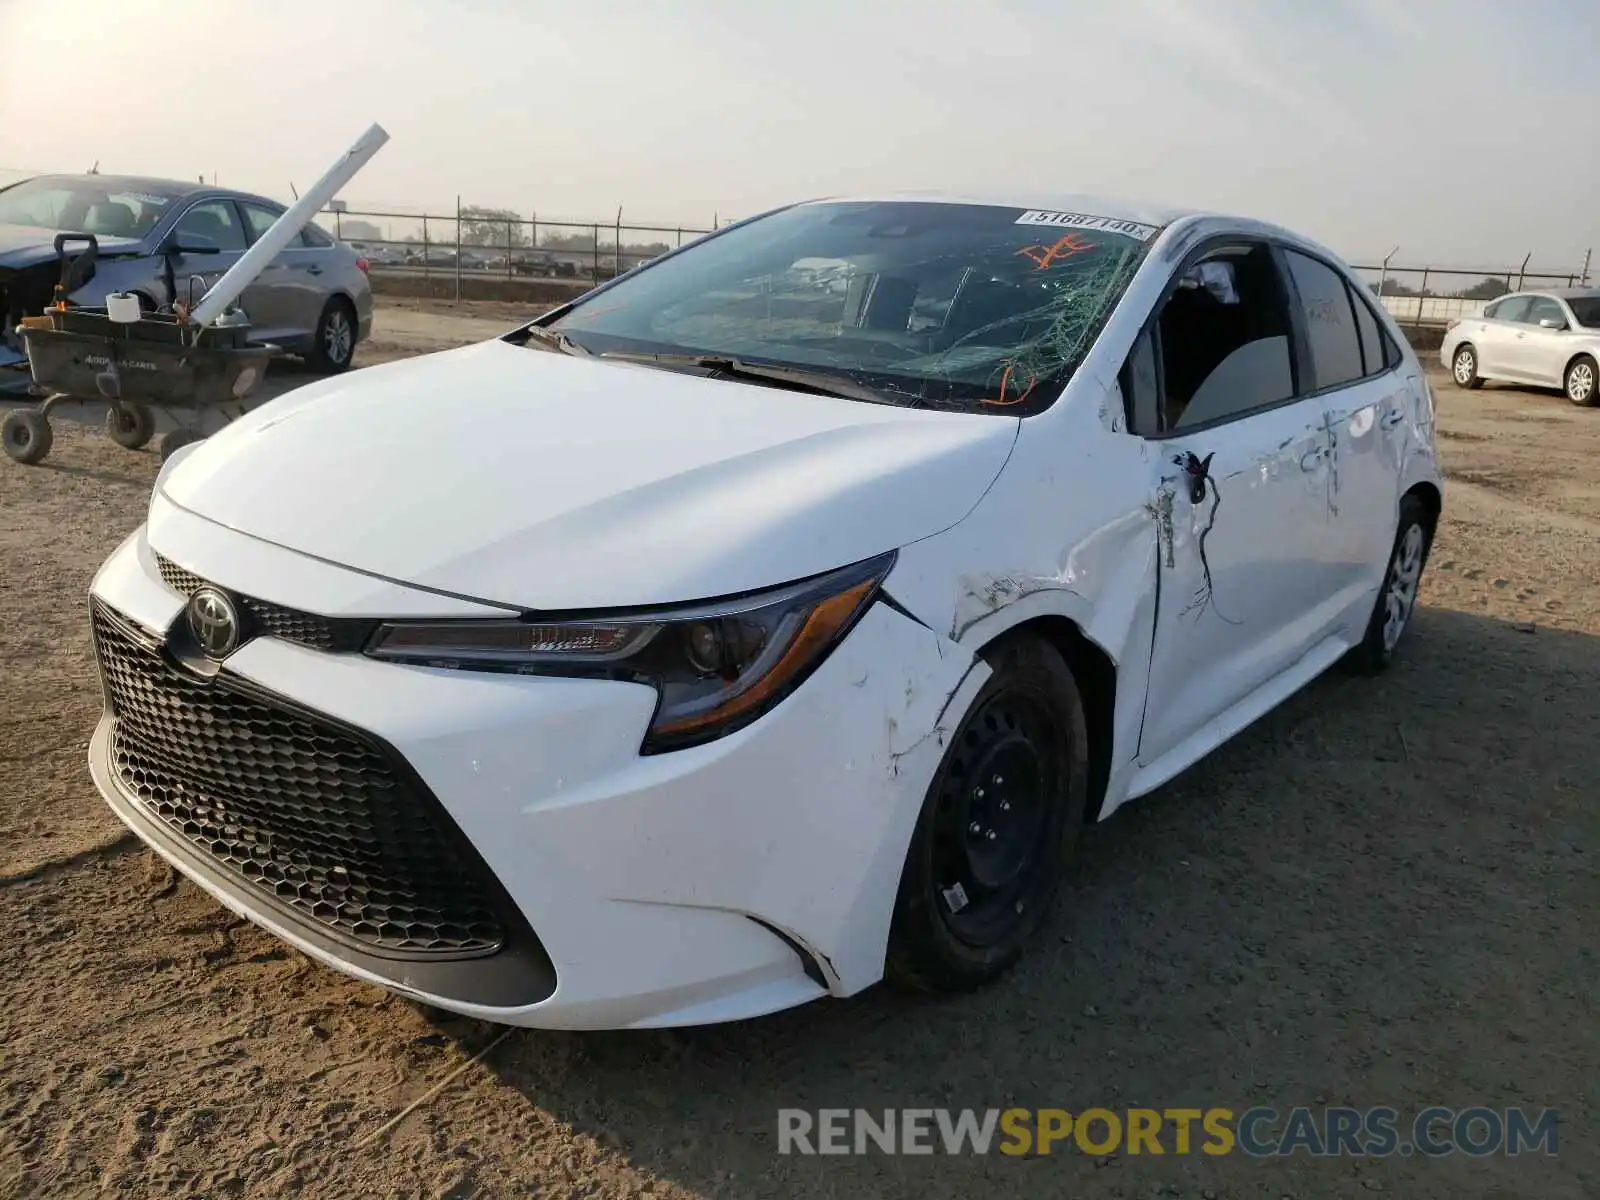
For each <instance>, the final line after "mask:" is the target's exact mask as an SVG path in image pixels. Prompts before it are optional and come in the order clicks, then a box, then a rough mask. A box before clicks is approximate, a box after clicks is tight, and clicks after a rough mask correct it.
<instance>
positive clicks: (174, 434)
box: [161, 426, 201, 462]
mask: <svg viewBox="0 0 1600 1200" xmlns="http://www.w3.org/2000/svg"><path fill="white" fill-rule="evenodd" d="M200 440H201V436H200V435H199V434H198V433H196V432H195V431H194V430H192V429H184V428H182V427H181V426H180V427H179V428H177V429H173V430H169V431H168V432H166V433H164V434H162V436H161V461H162V462H166V461H167V459H169V458H171V457H172V456H173V455H174V454H175V453H177V452H178V451H179V450H182V449H183V448H184V447H185V446H187V445H189V444H190V443H191V442H198V441H200Z"/></svg>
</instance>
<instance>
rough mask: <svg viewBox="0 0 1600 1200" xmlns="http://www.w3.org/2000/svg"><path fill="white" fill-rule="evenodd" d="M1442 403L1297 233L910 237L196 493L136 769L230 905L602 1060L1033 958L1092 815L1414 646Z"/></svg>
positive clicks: (804, 229)
mask: <svg viewBox="0 0 1600 1200" xmlns="http://www.w3.org/2000/svg"><path fill="white" fill-rule="evenodd" d="M1440 501H1441V493H1440V479H1439V472H1438V468H1437V465H1436V462H1435V456H1434V444H1433V408H1432V396H1431V393H1430V391H1429V387H1428V384H1427V383H1426V381H1425V379H1424V376H1423V372H1422V371H1421V369H1420V368H1419V367H1418V364H1417V360H1416V358H1415V356H1414V355H1413V353H1412V351H1411V349H1410V348H1409V347H1408V345H1407V343H1406V341H1405V340H1404V338H1403V337H1402V336H1401V335H1400V333H1399V331H1398V330H1397V328H1396V327H1395V325H1394V323H1393V322H1392V320H1391V319H1390V318H1389V316H1388V315H1387V314H1386V313H1385V312H1384V311H1383V309H1381V308H1380V307H1378V306H1377V305H1376V304H1374V303H1373V301H1372V298H1371V296H1370V294H1369V292H1368V289H1367V288H1366V287H1364V286H1363V285H1362V284H1361V283H1360V281H1359V280H1358V279H1357V278H1356V277H1355V276H1354V275H1353V274H1352V273H1351V272H1350V270H1349V268H1348V267H1346V266H1345V265H1344V264H1343V263H1341V262H1340V261H1339V260H1338V259H1337V258H1336V257H1335V256H1334V255H1332V254H1331V253H1329V252H1328V251H1327V250H1325V249H1323V248H1321V247H1320V246H1318V245H1316V244H1314V243H1312V242H1310V241H1307V240H1306V239H1304V238H1302V237H1298V236H1296V235H1295V234H1292V233H1290V232H1288V231H1286V230H1283V229H1279V228H1275V227H1273V226H1270V225H1265V224H1261V223H1258V222H1255V221H1250V220H1241V219H1234V218H1228V217H1221V216H1214V215H1207V214H1202V213H1176V212H1170V211H1161V210H1156V209H1149V208H1140V207H1130V206H1127V205H1119V204H1113V203H1109V202H1096V201H1094V200H1090V199H1087V198H1084V197H1073V198H1069V199H1066V200H1056V201H1054V202H1049V206H1048V207H1047V206H1045V203H1042V202H1040V201H1038V200H1031V201H1029V202H1027V203H1011V204H1007V203H999V202H976V201H969V200H956V199H945V198H932V199H930V198H921V197H919V198H916V199H905V198H893V199H882V198H866V199H849V200H826V201H818V202H812V203H803V204H796V205H793V206H790V207H786V208H783V209H780V210H778V211H775V212H770V213H767V214H764V215H762V216H760V217H756V218H753V219H751V220H748V221H744V222H742V223H740V224H737V225H733V226H730V227H729V228H726V229H724V230H722V231H720V232H718V233H716V234H714V235H712V236H710V237H707V238H704V239H702V240H700V241H698V242H696V243H694V244H693V245H691V246H687V247H685V248H683V249H682V250H680V251H676V252H674V253H672V254H668V255H666V256H664V257H662V258H661V259H658V260H657V261H655V262H653V263H651V264H649V265H648V266H646V267H644V268H643V269H640V270H637V271H634V272H632V273H630V274H628V275H625V276H623V277H622V278H619V279H617V280H615V281H614V282H612V283H609V284H607V285H606V286H603V287H600V288H597V289H595V290H594V291H592V292H590V293H589V294H588V295H586V296H584V297H582V298H581V299H579V300H576V301H574V302H572V303H571V304H569V305H567V306H566V307H564V308H561V309H558V310H556V311H555V312H553V313H550V314H549V315H547V316H545V317H543V318H541V319H539V320H538V321H535V322H534V323H532V324H531V325H528V326H526V327H524V328H520V329H517V330H515V331H513V332H511V333H509V334H507V335H506V336H504V337H502V338H499V339H496V340H494V341H490V342H486V343H483V344H481V345H475V346H471V347H467V348H465V349H460V350H453V351H448V352H445V353H440V354H433V355H430V356H427V357H425V358H420V359H413V360H410V361H407V362H397V363H391V364H388V365H384V366H378V367H373V368H370V369H368V370H362V371H358V372H355V373H354V374H352V375H349V376H345V377H342V378H339V379H334V380H328V381H324V382H321V383H314V384H311V385H309V386H306V387H303V388H300V389H298V390H296V391H294V392H292V393H290V394H288V395H286V396H283V397H282V398H280V399H277V400H275V401H273V402H271V403H269V404H267V405H265V406H263V407H261V408H259V409H257V410H256V411H255V412H253V413H252V414H250V415H249V416H248V417H246V418H245V419H243V420H239V421H237V422H235V423H233V424H231V425H229V426H227V427H226V428H225V429H224V430H223V431H222V432H220V433H218V434H216V435H215V436H214V437H212V438H211V439H210V440H208V441H206V442H203V443H199V444H197V445H194V446H191V447H189V448H187V449H185V450H183V451H181V452H179V453H178V454H177V455H175V456H174V457H173V458H172V459H171V460H170V461H169V462H168V463H167V464H166V465H165V466H164V468H163V470H162V472H161V476H160V478H159V480H158V482H157V485H156V488H155V493H154V496H153V497H152V500H151V504H150V510H149V514H148V519H147V522H146V523H145V524H144V525H143V526H141V527H140V528H139V529H138V530H137V531H136V532H135V533H134V534H133V535H132V536H130V537H129V538H128V539H127V541H126V542H124V543H123V545H122V546H121V547H120V548H119V549H118V550H117V551H116V552H115V553H114V554H113V555H112V556H111V558H110V559H109V560H108V561H107V562H106V563H105V565H104V566H103V567H102V568H101V570H100V572H99V574H98V575H97V576H96V578H95V580H94V584H93V588H92V597H91V603H90V607H91V618H92V621H93V628H94V640H95V646H96V652H97V655H98V659H99V665H100V670H101V673H102V676H103V679H104V684H105V701H106V704H105V713H104V716H103V717H102V719H101V721H100V724H99V727H98V729H97V730H96V732H95V735H94V739H93V742H92V746H91V750H90V766H91V769H92V771H93V775H94V779H95V782H96V783H97V784H98V786H99V788H100V790H101V792H103V793H104V795H105V798H106V799H107V800H108V801H109V803H110V804H111V806H112V808H113V809H115V810H116V812H117V814H118V815H119V816H120V817H121V818H122V820H124V821H125V822H126V823H127V824H128V825H129V826H131V827H132V828H133V830H134V831H135V832H136V833H137V834H138V835H139V836H140V837H142V838H143V839H144V840H145V841H147V842H148V843H149V844H150V845H151V846H152V847H154V848H155V849H156V850H157V851H158V852H159V853H160V854H162V855H164V856H165V857H166V858H168V859H169V860H170V861H171V862H172V863H173V864H174V865H175V866H176V867H177V868H178V869H179V870H181V871H182V872H184V873H185V874H186V875H188V876H189V877H190V878H191V879H193V880H194V881H195V882H196V883H197V884H199V885H200V886H201V887H203V888H204V889H206V890H207V891H208V892H210V893H211V894H212V895H213V896H215V897H216V898H217V899H218V900H219V901H220V902H221V903H223V904H225V905H227V906H228V907H230V908H232V909H233V910H235V911H236V912H238V913H240V914H242V915H243V916H245V917H248V918H249V919H250V920H252V921H254V922H256V923H257V924H259V925H261V926H263V927H264V928H266V929H268V930H270V931H271V932H273V933H274V934H276V935H277V936H279V937H281V938H282V939H284V940H285V941H287V942H290V943H292V944H293V945H294V946H296V947H298V948H299V949H300V950H302V951H304V952H305V953H306V954H308V955H311V956H312V957H314V958H316V959H319V960H321V961H322V962H325V963H327V964H329V965H331V966H333V967H336V968H338V969H339V970H342V971H345V972H348V973H349V974H351V975H353V976H356V977H358V978H360V979H363V980H367V981H370V982H372V983H376V984H381V985H384V986H386V987H389V988H392V989H394V990H395V991H397V992H400V993H403V994H405V995H407V996H410V997H413V998H415V999H417V1000H420V1001H423V1002H426V1003H428V1004H432V1005H436V1006H439V1007H442V1008H447V1009H453V1010H456V1011H459V1012H462V1013H466V1014H469V1015H471V1016H474V1017H480V1018H484V1019H488V1020H492V1021H501V1022H508V1023H513V1024H519V1025H530V1026H541V1027H550V1028H600V1027H624V1026H660V1025H678V1024H693V1023H702V1022H712V1021H722V1020H729V1019H735V1018H743V1017H751V1016H755V1015H757V1014H761V1013H766V1012H771V1011H773V1010H776V1009H781V1008H784V1007H787V1006H789V1005H794V1004H798V1003H801V1002H803V1001H806V1000H810V999H812V998H814V997H818V996H825V995H826V996H836V997H843V996H849V995H851V994H853V993H855V992H858V991H860V990H861V989H863V988H865V987H868V986H869V985H871V984H873V983H875V982H877V981H878V980H879V979H881V978H883V977H885V976H888V977H889V978H891V979H895V980H898V981H901V982H905V983H909V984H913V985H916V986H920V987H922V988H926V989H931V990H936V991H954V990H960V989H967V988H972V987H975V986H978V985H981V984H983V983H985V982H987V981H989V980H991V979H993V978H994V977H995V976H997V975H998V974H1000V973H1001V972H1002V971H1004V970H1005V969H1006V968H1007V967H1008V966H1009V965H1010V964H1011V963H1012V962H1013V961H1015V960H1016V958H1017V957H1018V955H1019V954H1020V953H1022V951H1023V949H1024V946H1025V944H1026V943H1027V941H1028V940H1029V936H1030V934H1032V933H1033V931H1034V930H1035V928H1036V927H1037V926H1038V925H1039V923H1040V921H1041V919H1042V918H1043V917H1044V915H1045V913H1046V912H1047V910H1048V908H1049V906H1050V902H1051V898H1052V895H1053V894H1054V893H1055V892H1056V889H1057V885H1058V883H1059V881H1060V879H1061V877H1062V875H1063V872H1064V870H1065V869H1066V866H1065V864H1066V863H1067V861H1068V858H1069V855H1070V851H1071V850H1072V848H1073V845H1074V842H1075V841H1076V839H1077V836H1078V833H1079V830H1080V829H1081V827H1082V826H1083V825H1084V823H1085V822H1088V821H1094V820H1098V819H1101V818H1104V817H1105V816H1106V815H1107V814H1109V813H1110V812H1112V811H1113V810H1114V809H1115V808H1117V806H1118V805H1120V804H1122V803H1124V802H1125V801H1127V800H1129V799H1132V798H1133V797H1136V796H1139V795H1141V794H1143V793H1145V792H1148V791H1150V790H1151V789H1152V788H1155V787H1156V786H1158V785H1159V784H1161V783H1162V782H1163V781H1164V780H1167V779H1169V778H1171V777H1172V776H1173V775H1175V774H1176V773H1177V772H1179V771H1181V770H1182V769H1183V768H1185V767H1186V766H1188V765H1189V764H1190V763H1193V762H1194V761H1195V760H1196V759H1198V758H1200V757H1201V756H1202V755H1204V754H1206V753H1208V752H1209V751H1211V750H1214V749H1215V748H1216V747H1218V746H1219V745H1221V744H1222V743H1223V742H1224V741H1226V740H1227V739H1228V738H1230V737H1231V736H1232V735H1234V734H1235V733H1237V732H1238V731H1239V730H1241V729H1243V728H1244V727H1245V726H1247V725H1248V724H1250V723H1251V722H1252V721H1254V720H1255V719H1256V718H1258V717H1260V716H1261V715H1262V714H1263V713H1265V712H1267V711H1268V710H1270V709H1271V708H1272V707H1273V706H1274V705H1276V704H1278V703H1279V702H1280V701H1282V700H1284V699H1285V698H1286V697H1287V696H1289V695H1290V694H1291V693H1293V692H1294V691H1295V690H1296V689H1298V688H1300V687H1302V686H1303V685H1305V684H1306V683H1307V682H1308V681H1310V680H1312V679H1313V678H1315V677H1316V676H1317V675H1318V674H1320V673H1321V672H1322V671H1324V670H1325V669H1327V668H1329V667H1331V666H1333V665H1334V664H1335V663H1337V662H1340V661H1341V660H1344V661H1345V662H1346V663H1347V664H1351V665H1354V666H1356V667H1358V668H1363V669H1365V670H1368V671H1376V670H1378V669H1381V668H1382V667H1384V666H1385V665H1386V664H1387V663H1388V662H1389V660H1390V658H1391V656H1392V655H1393V653H1394V651H1395V647H1396V644H1397V642H1398V641H1399V639H1400V637H1401V634H1402V633H1403V632H1404V631H1405V629H1406V625H1407V622H1408V620H1409V619H1410V617H1411V614H1412V609H1413V606H1414V604H1415V601H1416V596H1417V586H1418V580H1419V577H1420V575H1421V573H1422V569H1423V565H1424V563H1425V561H1426V559H1427V555H1428V548H1429V545H1430V541H1431V538H1432V535H1433V531H1434V527H1435V524H1436V522H1437V521H1438V517H1439V511H1440Z"/></svg>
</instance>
